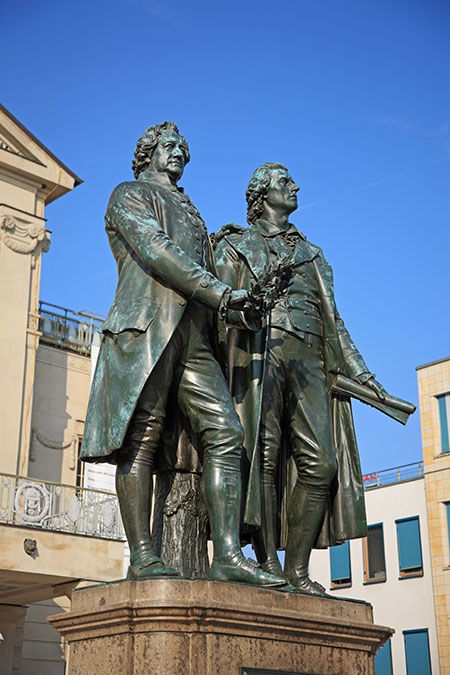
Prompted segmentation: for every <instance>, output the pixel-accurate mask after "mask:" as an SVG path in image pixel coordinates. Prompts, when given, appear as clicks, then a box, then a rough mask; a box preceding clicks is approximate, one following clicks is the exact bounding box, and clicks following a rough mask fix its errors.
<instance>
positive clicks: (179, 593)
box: [49, 578, 392, 675]
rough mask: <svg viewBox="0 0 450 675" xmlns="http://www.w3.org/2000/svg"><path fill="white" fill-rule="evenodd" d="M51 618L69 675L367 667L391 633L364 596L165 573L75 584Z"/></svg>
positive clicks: (327, 674) (334, 674)
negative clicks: (64, 608)
mask: <svg viewBox="0 0 450 675" xmlns="http://www.w3.org/2000/svg"><path fill="white" fill-rule="evenodd" d="M49 620H50V623H51V624H52V625H53V626H54V627H55V628H56V629H57V630H58V631H59V632H60V633H61V634H62V635H63V636H64V637H65V638H66V639H67V640H68V642H69V645H70V649H69V665H68V671H67V672H68V674H69V675H87V674H88V673H89V675H91V674H92V673H95V675H116V674H117V675H119V673H120V674H121V675H122V674H123V675H143V674H144V673H152V675H185V674H186V675H189V674H191V673H195V675H240V673H241V672H243V671H244V670H245V669H249V670H250V669H265V670H267V671H269V672H270V671H277V672H278V671H290V672H294V673H302V674H303V673H307V674H314V675H319V674H320V675H338V674H342V675H344V674H345V675H352V674H356V673H357V674H358V675H366V674H372V673H373V655H374V653H375V652H376V650H377V649H378V648H379V647H380V646H381V645H382V644H383V643H384V642H385V641H386V640H387V639H388V638H389V637H390V635H391V634H392V630H391V629H390V628H386V627H384V626H376V625H374V623H373V617H372V608H371V606H370V605H368V604H367V603H365V602H352V601H348V600H340V599H334V598H332V599H329V598H319V597H313V596H306V595H298V594H292V593H285V592H281V591H276V590H272V589H263V588H257V587H253V586H246V585H243V584H233V583H222V582H215V581H200V580H184V579H163V578H161V579H154V580H151V581H138V582H136V581H121V582H117V583H112V584H102V585H99V586H91V587H86V588H83V589H80V590H77V591H75V592H74V593H73V595H72V607H71V611H70V612H68V613H65V614H58V615H56V616H53V617H50V619H49ZM241 669H242V671H241Z"/></svg>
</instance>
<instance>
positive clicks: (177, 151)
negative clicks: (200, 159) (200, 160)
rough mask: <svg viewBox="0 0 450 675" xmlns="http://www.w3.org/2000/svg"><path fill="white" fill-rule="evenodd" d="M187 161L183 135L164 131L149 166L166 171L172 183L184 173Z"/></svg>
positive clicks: (155, 169)
mask: <svg viewBox="0 0 450 675" xmlns="http://www.w3.org/2000/svg"><path fill="white" fill-rule="evenodd" d="M185 163H186V160H185V155H184V148H183V139H182V137H181V136H180V135H179V134H177V133H175V132H174V131H162V132H161V135H160V136H159V140H158V145H157V146H156V148H155V149H154V151H153V155H152V158H151V160H150V165H149V168H150V169H152V170H153V171H159V172H162V173H166V174H167V175H168V176H169V178H170V180H171V181H172V183H176V182H177V181H179V180H180V178H181V176H182V175H183V171H184V165H185Z"/></svg>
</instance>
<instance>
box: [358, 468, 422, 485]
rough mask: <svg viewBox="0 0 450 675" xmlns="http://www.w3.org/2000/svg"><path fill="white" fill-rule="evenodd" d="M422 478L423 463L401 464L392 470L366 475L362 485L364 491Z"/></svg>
mask: <svg viewBox="0 0 450 675" xmlns="http://www.w3.org/2000/svg"><path fill="white" fill-rule="evenodd" d="M417 478H423V462H413V463H412V464H403V466H396V467H394V468H393V469H383V471H376V472H375V473H366V474H365V475H364V476H363V485H364V489H365V490H371V489H372V488H379V487H384V486H385V485H393V484H394V483H404V482H406V481H408V480H416V479H417Z"/></svg>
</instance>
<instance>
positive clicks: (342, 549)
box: [330, 541, 352, 588]
mask: <svg viewBox="0 0 450 675" xmlns="http://www.w3.org/2000/svg"><path fill="white" fill-rule="evenodd" d="M330 570H331V587H332V588H336V587H342V586H350V585H351V583H352V572H351V567H350V542H349V541H345V542H344V543H343V544H338V545H337V546H330Z"/></svg>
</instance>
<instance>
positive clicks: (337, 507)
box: [216, 226, 368, 548]
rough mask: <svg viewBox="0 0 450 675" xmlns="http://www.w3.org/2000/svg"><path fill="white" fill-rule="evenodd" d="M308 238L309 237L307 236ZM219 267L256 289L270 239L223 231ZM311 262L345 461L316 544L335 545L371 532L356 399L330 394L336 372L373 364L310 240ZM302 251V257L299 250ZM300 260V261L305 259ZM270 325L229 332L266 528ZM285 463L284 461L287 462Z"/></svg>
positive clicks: (250, 465) (252, 486) (254, 490)
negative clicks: (264, 437) (262, 447)
mask: <svg viewBox="0 0 450 675" xmlns="http://www.w3.org/2000/svg"><path fill="white" fill-rule="evenodd" d="M301 236H302V238H303V239H305V238H304V236H303V235H302V234H301ZM217 238H218V240H219V243H218V246H217V250H216V268H217V272H218V275H219V278H220V279H222V281H224V282H225V283H226V284H228V285H229V286H231V287H232V288H246V289H249V288H250V286H251V283H252V281H254V280H255V279H256V278H258V277H261V275H262V274H263V270H264V267H265V265H267V264H268V263H269V259H268V253H267V249H266V246H265V243H264V238H263V237H262V235H261V234H260V233H259V232H258V230H257V228H256V227H253V226H250V227H248V228H246V229H244V228H240V227H238V226H235V227H230V226H226V227H225V228H223V231H222V233H219V234H218V236H217ZM305 244H306V246H305V247H302V249H303V251H306V255H307V256H308V260H312V262H313V265H314V267H315V270H316V274H317V280H318V284H319V289H320V299H321V314H322V321H323V328H324V334H323V346H324V359H325V366H326V370H327V373H328V385H329V388H330V397H331V411H332V422H333V433H334V441H335V447H336V455H337V462H338V472H337V475H336V478H335V480H334V482H333V485H332V487H331V492H330V500H329V504H328V508H327V510H326V515H325V520H324V525H323V528H322V530H321V532H320V534H319V537H318V539H317V541H316V547H317V548H322V547H326V546H332V545H334V544H336V543H338V542H341V541H344V540H346V539H353V538H357V537H363V536H365V535H366V534H367V525H366V514H365V505H364V493H363V486H362V476H361V467H360V461H359V453H358V447H357V443H356V437H355V429H354V425H353V416H352V409H351V402H350V399H349V398H346V397H344V396H335V395H332V394H331V383H332V380H333V377H334V375H335V374H336V373H342V374H344V375H346V376H347V377H351V378H354V377H356V376H357V375H359V374H360V373H363V372H367V371H368V368H367V366H366V364H365V362H364V360H363V358H362V356H361V354H360V353H359V351H358V350H357V348H356V347H355V345H354V343H353V341H352V340H351V338H350V335H349V333H348V331H347V329H346V327H345V325H344V322H343V321H342V319H341V318H340V316H339V314H338V312H337V309H336V305H335V300H334V289H333V273H332V270H331V267H330V265H329V264H328V263H327V261H326V260H325V258H324V256H323V254H322V251H321V249H320V248H319V247H318V246H315V245H314V244H311V243H309V242H306V239H305ZM298 255H299V254H298ZM304 260H305V258H302V260H294V262H297V263H299V262H302V261H304ZM266 335H267V327H265V328H263V329H262V330H260V331H258V332H253V333H252V332H250V331H246V330H239V329H234V328H233V329H230V330H229V333H228V346H229V350H228V356H229V379H230V387H231V393H232V396H233V400H234V404H235V407H236V410H237V412H238V414H239V416H240V418H241V421H242V424H243V427H244V431H245V455H246V461H244V462H243V472H244V480H245V481H246V482H247V491H246V498H245V508H244V522H245V523H246V524H247V525H250V526H256V527H259V526H261V492H260V455H259V443H258V436H259V418H260V409H261V396H262V391H263V384H264V358H265V350H266ZM283 451H284V452H285V462H284V463H285V465H286V464H287V465H288V470H287V471H285V473H284V478H283V480H282V483H283V485H282V491H283V496H282V503H281V516H282V529H281V531H282V536H281V544H282V545H283V542H284V541H285V535H286V507H287V502H288V497H289V490H290V489H291V488H292V486H293V484H294V482H295V478H296V475H295V472H296V468H295V464H294V462H293V460H292V459H289V449H288V448H287V447H284V448H283ZM282 461H283V460H282Z"/></svg>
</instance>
